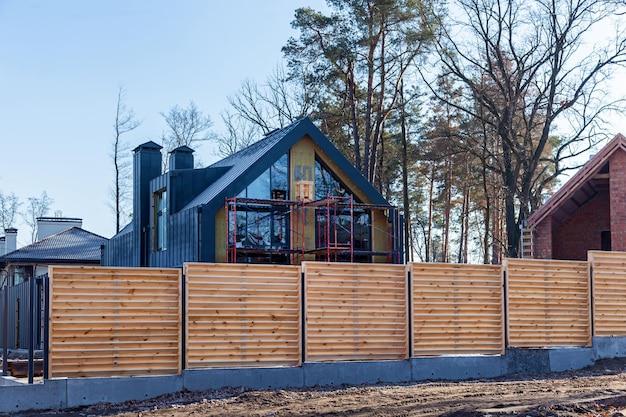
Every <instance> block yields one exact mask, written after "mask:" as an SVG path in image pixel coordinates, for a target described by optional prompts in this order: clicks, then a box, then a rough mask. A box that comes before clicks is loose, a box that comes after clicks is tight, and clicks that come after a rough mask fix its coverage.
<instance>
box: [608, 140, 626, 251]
mask: <svg viewBox="0 0 626 417" xmlns="http://www.w3.org/2000/svg"><path fill="white" fill-rule="evenodd" d="M609 177H610V178H609V189H610V195H611V199H610V200H611V209H610V218H611V249H612V250H615V251H626V152H624V151H623V150H621V149H620V150H618V151H616V152H615V153H614V154H613V155H612V156H611V158H610V159H609Z"/></svg>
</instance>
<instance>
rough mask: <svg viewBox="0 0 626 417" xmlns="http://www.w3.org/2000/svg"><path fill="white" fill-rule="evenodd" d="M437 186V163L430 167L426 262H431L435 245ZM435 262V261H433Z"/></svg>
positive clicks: (432, 163)
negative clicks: (434, 201)
mask: <svg viewBox="0 0 626 417" xmlns="http://www.w3.org/2000/svg"><path fill="white" fill-rule="evenodd" d="M434 186H435V163H434V162H431V167H430V186H429V190H428V227H427V228H426V230H427V233H426V244H425V245H424V246H425V247H426V262H430V261H431V256H432V253H431V252H432V243H433V192H434ZM432 260H434V259H432Z"/></svg>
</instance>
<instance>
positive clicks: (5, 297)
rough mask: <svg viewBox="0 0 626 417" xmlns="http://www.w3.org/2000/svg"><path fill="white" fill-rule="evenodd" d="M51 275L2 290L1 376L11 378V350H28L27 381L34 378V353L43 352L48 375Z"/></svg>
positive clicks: (0, 319) (45, 370) (0, 318)
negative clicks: (9, 359)
mask: <svg viewBox="0 0 626 417" xmlns="http://www.w3.org/2000/svg"><path fill="white" fill-rule="evenodd" d="M48 285H49V284H48V274H44V275H41V276H38V277H36V278H34V279H29V280H27V281H25V282H23V283H21V284H18V285H15V286H13V287H4V288H2V289H0V346H1V347H2V352H1V353H2V358H3V361H2V375H8V361H7V360H4V359H5V358H7V357H8V351H9V349H28V381H29V383H32V381H33V376H34V356H35V355H34V351H35V350H40V349H43V350H44V378H45V377H46V376H47V375H46V374H47V369H46V368H47V328H48V306H47V298H48V297H47V294H48Z"/></svg>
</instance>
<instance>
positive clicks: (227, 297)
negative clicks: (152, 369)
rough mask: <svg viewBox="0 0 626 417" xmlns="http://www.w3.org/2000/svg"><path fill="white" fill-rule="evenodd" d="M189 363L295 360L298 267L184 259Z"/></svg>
mask: <svg viewBox="0 0 626 417" xmlns="http://www.w3.org/2000/svg"><path fill="white" fill-rule="evenodd" d="M185 277H186V280H187V281H186V284H187V285H186V291H187V297H186V299H187V320H186V321H187V332H186V345H187V350H186V364H187V367H188V368H206V367H224V366H229V367H231V366H232V367H245V366H270V365H285V366H288V365H298V364H299V363H300V357H301V355H300V323H301V319H300V317H301V316H300V297H301V293H300V282H301V279H300V267H299V266H292V265H258V264H256V265H255V264H208V263H188V264H185Z"/></svg>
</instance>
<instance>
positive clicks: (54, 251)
mask: <svg viewBox="0 0 626 417" xmlns="http://www.w3.org/2000/svg"><path fill="white" fill-rule="evenodd" d="M106 241H107V239H106V238H105V237H102V236H99V235H96V234H95V233H91V232H88V231H86V230H84V229H81V228H79V227H72V228H71V229H68V230H65V231H63V232H60V233H57V234H55V235H52V236H49V237H47V238H45V239H41V240H40V241H38V242H35V243H31V244H30V245H27V246H24V247H23V248H20V249H17V250H15V251H13V252H10V253H7V254H6V255H4V256H0V262H20V261H22V262H26V261H28V262H35V261H37V262H39V261H41V262H51V261H61V262H63V261H66V262H80V261H83V262H96V261H99V260H100V255H101V253H100V246H101V245H103V244H104V243H105V242H106Z"/></svg>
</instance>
